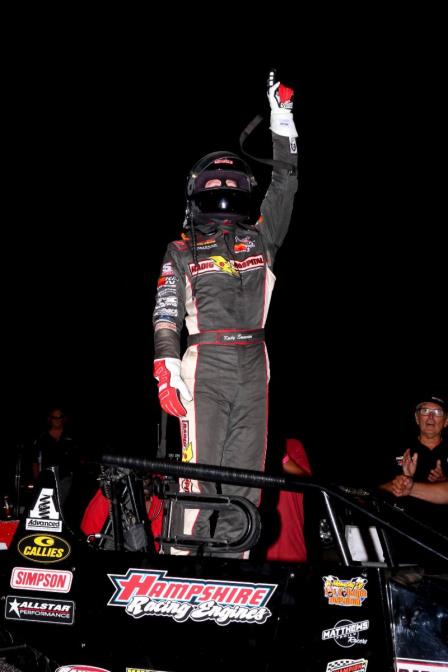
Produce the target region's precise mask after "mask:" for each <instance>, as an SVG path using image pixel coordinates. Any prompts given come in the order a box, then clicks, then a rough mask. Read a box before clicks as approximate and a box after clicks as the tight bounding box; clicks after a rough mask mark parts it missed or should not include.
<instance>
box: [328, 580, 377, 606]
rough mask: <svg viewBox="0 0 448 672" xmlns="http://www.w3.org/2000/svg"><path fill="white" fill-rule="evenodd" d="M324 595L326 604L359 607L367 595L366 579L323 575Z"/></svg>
mask: <svg viewBox="0 0 448 672" xmlns="http://www.w3.org/2000/svg"><path fill="white" fill-rule="evenodd" d="M322 579H323V582H324V596H325V597H326V598H327V600H328V604H337V605H338V606H340V607H360V606H361V605H362V603H363V602H364V600H365V599H366V597H367V590H366V589H365V585H366V583H367V579H364V578H362V577H361V576H357V577H355V578H353V579H339V578H338V577H337V576H331V575H329V576H324V577H322Z"/></svg>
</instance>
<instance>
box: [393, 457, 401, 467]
mask: <svg viewBox="0 0 448 672" xmlns="http://www.w3.org/2000/svg"><path fill="white" fill-rule="evenodd" d="M395 464H396V465H397V467H402V466H403V455H397V456H396V457H395Z"/></svg>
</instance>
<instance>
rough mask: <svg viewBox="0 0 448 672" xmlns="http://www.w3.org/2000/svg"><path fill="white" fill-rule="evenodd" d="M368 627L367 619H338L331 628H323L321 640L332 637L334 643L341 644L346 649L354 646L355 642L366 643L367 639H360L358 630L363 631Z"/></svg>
mask: <svg viewBox="0 0 448 672" xmlns="http://www.w3.org/2000/svg"><path fill="white" fill-rule="evenodd" d="M368 629H369V621H358V622H357V623H353V621H348V620H342V621H338V622H337V623H336V625H335V626H334V627H333V628H329V629H328V630H324V631H323V632H322V640H323V641H326V640H330V639H333V640H334V641H335V642H336V644H338V645H339V646H343V647H344V648H346V649H349V648H351V647H352V646H355V644H367V639H361V638H360V636H359V633H360V632H365V631H366V630H368Z"/></svg>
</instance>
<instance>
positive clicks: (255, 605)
mask: <svg viewBox="0 0 448 672" xmlns="http://www.w3.org/2000/svg"><path fill="white" fill-rule="evenodd" d="M166 574H167V572H166V571H157V570H143V569H129V570H128V572H127V574H125V575H122V574H108V577H109V579H110V580H111V581H112V583H113V585H114V587H115V592H114V594H113V595H112V597H111V598H110V600H109V602H108V606H112V607H124V608H125V610H126V613H127V614H129V616H132V617H133V618H142V617H143V616H169V617H170V618H172V619H173V620H174V621H176V622H177V623H183V622H185V621H187V620H192V621H195V622H197V623H198V622H202V621H214V622H215V623H217V624H218V625H229V623H251V624H257V625H261V624H262V623H265V622H266V621H267V619H268V618H270V616H272V613H271V611H270V610H269V609H268V608H267V606H266V605H267V604H268V602H269V600H270V599H271V597H272V595H273V593H274V591H275V589H276V588H277V585H274V584H270V583H239V582H229V583H227V582H225V581H201V580H200V579H186V578H180V577H173V578H168V577H167V576H166Z"/></svg>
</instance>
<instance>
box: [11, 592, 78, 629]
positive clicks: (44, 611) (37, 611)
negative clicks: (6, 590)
mask: <svg viewBox="0 0 448 672" xmlns="http://www.w3.org/2000/svg"><path fill="white" fill-rule="evenodd" d="M74 617H75V603H74V602H72V601H71V600H70V601H68V600H51V601H50V600H44V599H42V598H34V597H24V596H20V597H16V596H14V597H13V596H12V595H8V596H7V597H6V606H5V618H6V619H7V620H9V621H36V622H40V623H62V624H63V625H72V624H73V621H74Z"/></svg>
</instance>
